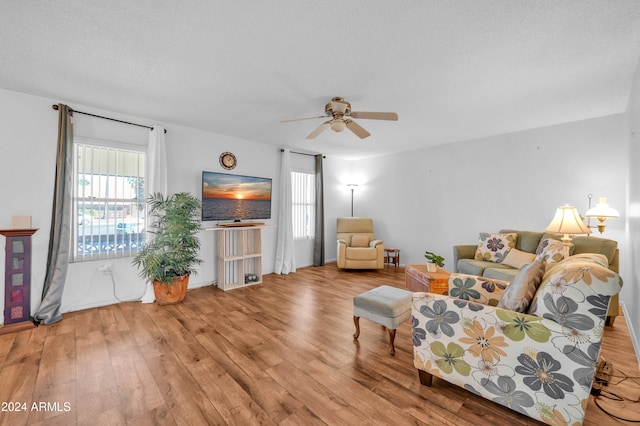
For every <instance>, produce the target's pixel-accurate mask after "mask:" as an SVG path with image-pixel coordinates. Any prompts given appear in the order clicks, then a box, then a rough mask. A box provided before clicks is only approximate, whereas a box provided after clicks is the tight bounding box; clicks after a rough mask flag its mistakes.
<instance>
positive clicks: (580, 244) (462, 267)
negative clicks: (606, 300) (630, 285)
mask: <svg viewBox="0 0 640 426" xmlns="http://www.w3.org/2000/svg"><path fill="white" fill-rule="evenodd" d="M499 233H500V234H506V233H516V234H517V235H518V238H517V240H516V247H515V248H517V249H518V250H521V251H525V252H528V253H535V252H536V249H537V248H538V245H539V244H540V241H542V240H544V239H547V238H553V239H555V240H560V239H561V238H562V234H556V233H551V232H534V231H520V230H514V229H501V230H500V231H499ZM571 242H572V244H573V246H572V248H571V254H572V255H574V254H580V253H599V254H603V255H605V256H606V257H607V260H608V261H609V269H610V270H612V271H613V272H615V273H616V274H618V273H619V255H620V254H619V250H618V242H617V241H614V240H608V239H606V238H598V237H590V236H589V237H584V236H575V237H573V239H572V240H571ZM477 246H478V245H477V243H476V244H474V245H472V244H468V245H457V246H453V265H454V272H459V273H463V274H472V275H479V276H482V277H485V278H494V279H498V280H504V281H511V280H513V278H514V277H515V276H516V275H517V273H518V272H519V269H515V268H512V267H510V266H507V265H503V264H501V263H494V262H488V261H484V260H476V259H474V255H475V252H476V248H477ZM618 315H619V301H618V295H616V296H615V297H614V298H612V299H611V304H610V305H609V312H608V314H607V322H606V324H607V325H612V324H613V321H614V320H615V317H616V316H618Z"/></svg>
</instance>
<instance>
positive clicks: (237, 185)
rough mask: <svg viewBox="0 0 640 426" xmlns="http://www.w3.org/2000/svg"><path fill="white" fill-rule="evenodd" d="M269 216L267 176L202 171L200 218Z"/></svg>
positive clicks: (269, 181) (269, 184) (267, 217)
mask: <svg viewBox="0 0 640 426" xmlns="http://www.w3.org/2000/svg"><path fill="white" fill-rule="evenodd" d="M270 217H271V179H269V178H261V177H254V176H241V175H231V174H227V173H216V172H203V173H202V220H247V219H269V218H270Z"/></svg>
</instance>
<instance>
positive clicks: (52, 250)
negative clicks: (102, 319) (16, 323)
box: [33, 104, 73, 324]
mask: <svg viewBox="0 0 640 426" xmlns="http://www.w3.org/2000/svg"><path fill="white" fill-rule="evenodd" d="M72 112H73V111H71V110H70V109H69V107H68V106H67V105H63V104H58V149H57V154H56V178H55V186H54V194H53V209H52V213H51V232H50V235H49V254H48V256H47V271H46V274H45V278H44V286H43V289H42V302H41V303H40V307H39V308H38V311H37V312H36V313H35V314H34V316H33V322H34V323H36V324H51V323H54V322H58V321H60V320H61V319H62V313H61V312H60V306H61V304H62V291H63V290H64V283H65V280H66V278H67V266H68V264H69V255H70V244H69V243H70V239H71V209H72V206H71V191H72V190H73V184H72V173H73V118H72Z"/></svg>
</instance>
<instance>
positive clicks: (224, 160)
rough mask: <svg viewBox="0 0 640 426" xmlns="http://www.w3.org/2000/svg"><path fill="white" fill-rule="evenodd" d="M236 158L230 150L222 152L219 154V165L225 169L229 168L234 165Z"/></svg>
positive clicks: (236, 161)
mask: <svg viewBox="0 0 640 426" xmlns="http://www.w3.org/2000/svg"><path fill="white" fill-rule="evenodd" d="M237 163H238V160H236V156H235V155H233V154H232V153H230V152H223V153H222V154H220V165H221V166H222V167H223V168H225V169H227V170H231V169H233V168H235V167H236V164H237Z"/></svg>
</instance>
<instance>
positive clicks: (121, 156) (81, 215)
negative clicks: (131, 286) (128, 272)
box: [71, 142, 146, 262]
mask: <svg viewBox="0 0 640 426" xmlns="http://www.w3.org/2000/svg"><path fill="white" fill-rule="evenodd" d="M145 157H146V154H145V153H144V152H143V151H139V150H134V149H121V148H112V147H109V146H96V145H90V144H85V143H78V142H76V143H75V144H74V164H73V170H74V185H73V186H74V191H73V209H72V214H73V217H72V224H73V228H72V229H73V232H74V235H73V238H72V244H73V245H75V246H76V247H75V248H72V250H71V251H72V253H73V259H72V261H74V262H83V261H88V260H100V259H112V258H116V257H127V256H132V255H135V253H136V252H137V251H138V249H139V248H141V247H142V246H143V244H144V231H145V220H144V212H145V190H144V172H145Z"/></svg>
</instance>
